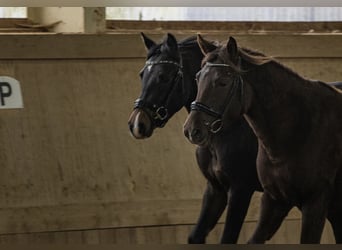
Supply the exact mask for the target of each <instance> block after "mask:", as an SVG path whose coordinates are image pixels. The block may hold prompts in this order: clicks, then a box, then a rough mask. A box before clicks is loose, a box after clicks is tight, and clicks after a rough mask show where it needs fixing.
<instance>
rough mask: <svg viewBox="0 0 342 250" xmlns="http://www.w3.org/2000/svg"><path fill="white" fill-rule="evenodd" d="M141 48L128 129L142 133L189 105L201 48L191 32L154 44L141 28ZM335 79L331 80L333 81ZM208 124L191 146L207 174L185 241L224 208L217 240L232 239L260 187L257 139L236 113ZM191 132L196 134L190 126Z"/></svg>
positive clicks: (194, 238) (204, 230) (200, 235)
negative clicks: (202, 139) (225, 122)
mask: <svg viewBox="0 0 342 250" xmlns="http://www.w3.org/2000/svg"><path fill="white" fill-rule="evenodd" d="M142 38H143V41H144V44H145V47H146V49H147V61H146V65H145V67H144V68H143V70H142V71H141V73H140V75H141V79H142V91H141V94H140V97H139V99H137V101H136V102H135V105H134V110H133V112H132V114H131V116H130V118H129V122H128V124H129V128H130V131H131V134H132V135H133V136H134V137H135V138H137V139H144V138H148V137H150V136H151V135H152V133H153V130H154V129H155V128H157V127H163V126H164V125H165V124H166V123H167V121H168V120H169V119H170V118H171V117H172V116H173V115H174V114H175V113H176V112H177V111H179V110H180V109H181V108H182V107H185V108H186V109H187V110H188V112H189V111H190V105H191V102H192V101H193V100H194V99H195V97H196V94H197V84H196V81H195V78H196V73H197V72H198V71H199V70H200V68H201V61H202V59H203V54H202V52H201V50H200V48H199V46H198V44H197V42H196V39H195V37H191V38H187V39H185V40H183V41H181V42H180V43H179V44H177V41H176V39H175V38H174V36H173V35H171V34H168V35H167V37H166V38H165V40H164V41H163V42H162V43H160V44H156V43H155V42H154V41H152V40H151V39H149V38H148V37H146V36H145V35H144V34H142ZM338 84H340V85H341V83H337V85H338ZM219 125H220V124H219V122H218V123H216V124H212V127H211V128H210V130H211V133H210V142H209V143H208V145H205V146H198V147H197V149H196V159H197V163H198V165H199V167H200V169H201V171H202V173H203V175H204V176H205V177H206V179H207V180H208V182H207V188H206V191H205V193H204V196H203V203H202V209H201V213H200V216H199V219H198V222H197V224H196V226H195V227H194V228H193V230H192V232H191V234H190V236H189V238H188V241H189V243H204V242H205V238H206V236H207V235H208V233H209V232H210V231H211V230H212V229H213V228H214V226H215V225H216V223H217V221H218V219H219V217H220V216H221V214H222V213H223V211H224V209H225V207H226V206H227V205H228V208H227V216H226V223H225V228H224V232H223V235H222V238H221V242H222V243H236V242H237V239H238V236H239V233H240V230H241V226H242V223H243V221H244V218H245V216H246V212H247V209H248V207H249V203H250V199H251V196H252V194H253V192H254V191H256V190H257V191H262V188H261V185H260V183H259V181H258V178H257V173H256V163H255V162H256V155H257V148H258V145H257V139H256V137H255V135H254V133H253V132H252V130H251V129H250V127H249V126H248V124H247V123H246V121H245V120H244V119H243V118H242V119H240V120H238V121H236V122H235V123H234V124H232V125H231V126H230V127H228V128H224V129H222V130H220V131H216V130H218V128H219ZM189 136H191V137H192V138H196V137H197V136H199V134H196V131H194V132H192V134H191V135H189Z"/></svg>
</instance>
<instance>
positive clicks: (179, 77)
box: [134, 60, 184, 128]
mask: <svg viewBox="0 0 342 250" xmlns="http://www.w3.org/2000/svg"><path fill="white" fill-rule="evenodd" d="M160 64H171V65H175V66H176V67H177V68H178V70H177V74H176V75H175V77H174V81H173V83H174V85H173V86H172V89H171V91H170V92H169V94H168V96H167V97H166V100H165V103H164V104H163V105H157V104H154V103H150V102H147V101H145V100H143V99H140V98H138V99H137V100H136V101H135V102H134V109H137V108H140V109H143V110H144V111H145V112H146V113H147V114H148V115H149V117H150V119H151V121H152V122H153V123H154V125H155V126H156V127H159V128H162V127H164V125H165V124H166V122H167V119H168V117H169V112H168V108H167V106H168V103H169V99H170V97H171V96H172V93H173V91H174V89H175V86H176V85H177V84H179V82H181V84H182V91H184V80H183V67H182V65H181V64H180V63H178V62H175V61H168V60H162V61H158V62H154V61H147V62H146V64H145V66H144V68H143V69H142V70H141V72H143V71H144V70H145V68H146V67H152V66H154V65H160Z"/></svg>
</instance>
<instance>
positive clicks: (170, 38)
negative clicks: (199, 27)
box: [165, 33, 178, 50]
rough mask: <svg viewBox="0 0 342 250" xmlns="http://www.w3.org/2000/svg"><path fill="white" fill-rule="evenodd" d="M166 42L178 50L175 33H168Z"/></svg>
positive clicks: (171, 47) (172, 48) (169, 46)
mask: <svg viewBox="0 0 342 250" xmlns="http://www.w3.org/2000/svg"><path fill="white" fill-rule="evenodd" d="M165 43H166V45H167V47H168V48H170V49H171V50H178V43H177V39H176V38H175V37H174V35H172V34H170V33H167V36H166V40H165Z"/></svg>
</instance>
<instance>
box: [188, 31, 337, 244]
mask: <svg viewBox="0 0 342 250" xmlns="http://www.w3.org/2000/svg"><path fill="white" fill-rule="evenodd" d="M198 42H199V45H200V47H201V48H202V51H203V52H204V53H205V54H206V56H205V59H204V60H203V68H202V70H201V71H200V73H199V74H198V93H197V97H196V101H195V102H193V104H192V111H191V113H190V115H189V117H188V119H187V121H186V123H185V125H184V130H185V134H186V135H190V134H192V133H194V132H193V131H196V134H197V138H196V139H195V140H194V139H193V138H192V137H190V136H189V139H190V140H191V141H192V142H195V143H198V144H200V145H206V144H207V142H208V141H209V140H210V139H209V138H210V136H209V135H210V132H208V131H210V125H211V124H219V125H220V126H219V127H220V128H222V129H224V128H225V127H226V126H230V124H234V122H236V121H237V120H240V119H241V117H242V116H243V117H245V118H246V120H247V121H248V123H249V124H250V126H251V127H252V129H253V131H254V132H255V134H256V136H257V138H258V145H259V148H258V156H257V171H258V176H259V179H260V182H261V183H262V186H263V188H264V194H263V196H262V204H261V213H260V218H259V221H258V225H257V228H256V230H255V232H254V234H253V236H252V237H251V239H250V240H249V242H250V243H263V242H265V241H266V240H268V239H270V238H271V237H272V236H273V235H274V233H275V232H276V231H277V229H278V228H279V226H280V224H281V222H282V221H283V219H284V218H285V216H286V215H287V214H288V212H289V210H290V209H291V208H292V207H294V206H297V207H298V208H299V209H301V211H302V232H301V243H319V242H320V238H321V234H322V230H323V227H324V222H325V219H326V218H328V220H329V221H330V223H331V224H332V227H333V230H334V234H335V239H336V242H337V243H342V92H341V91H339V90H338V89H336V88H334V87H331V86H329V85H328V84H326V83H323V82H319V81H310V80H307V79H304V78H302V77H301V76H300V75H298V74H297V73H295V72H293V71H292V70H290V69H288V68H287V67H285V66H283V65H281V64H280V63H278V62H276V61H275V60H273V59H272V58H269V57H266V56H264V55H263V54H261V53H257V52H255V51H252V50H247V49H243V48H239V47H238V46H237V43H236V41H235V39H234V38H230V39H229V41H228V43H227V45H226V46H221V45H220V46H217V45H214V44H213V43H211V42H209V41H206V40H204V39H203V38H202V37H201V36H198Z"/></svg>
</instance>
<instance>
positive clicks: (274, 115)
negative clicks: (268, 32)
mask: <svg viewBox="0 0 342 250" xmlns="http://www.w3.org/2000/svg"><path fill="white" fill-rule="evenodd" d="M282 67H283V66H281V65H278V64H276V63H275V62H270V63H267V64H264V65H262V66H258V67H257V68H255V70H253V71H251V72H250V73H247V75H246V76H245V77H246V83H247V84H248V85H249V86H248V87H249V88H250V89H251V93H252V94H251V98H252V99H251V102H250V106H249V109H248V110H247V112H246V113H245V118H246V120H247V121H248V123H249V124H250V126H251V127H252V129H253V130H254V133H255V134H256V135H257V137H258V139H259V142H260V143H261V146H263V147H264V149H265V150H266V152H268V153H269V157H270V159H279V158H282V156H284V155H282V154H283V153H284V152H288V153H291V152H289V151H288V150H284V148H287V149H290V150H294V151H295V150H296V148H297V149H298V147H300V146H301V145H303V144H304V143H305V141H306V139H307V138H308V133H307V128H310V126H311V119H312V113H313V110H315V107H314V106H315V104H314V102H312V98H310V96H312V95H314V94H315V95H316V94H317V93H312V90H314V89H313V88H312V86H310V83H309V82H308V81H307V80H305V79H303V78H301V77H300V76H298V75H297V74H295V73H293V72H290V71H289V70H287V69H284V68H282ZM316 92H317V91H316ZM315 98H316V96H315ZM315 98H313V99H315Z"/></svg>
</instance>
